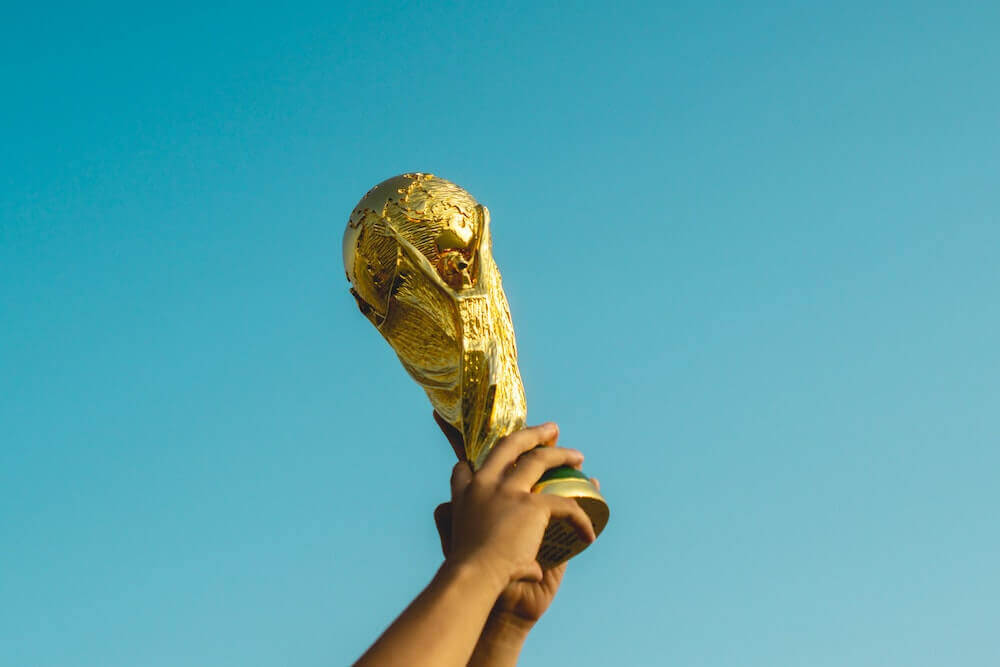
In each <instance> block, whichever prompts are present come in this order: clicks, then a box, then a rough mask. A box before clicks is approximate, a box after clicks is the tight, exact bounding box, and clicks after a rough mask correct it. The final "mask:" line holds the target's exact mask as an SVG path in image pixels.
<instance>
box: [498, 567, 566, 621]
mask: <svg viewBox="0 0 1000 667" xmlns="http://www.w3.org/2000/svg"><path fill="white" fill-rule="evenodd" d="M565 572H566V563H562V564H560V565H557V566H556V567H554V568H552V569H549V570H543V571H542V580H541V581H540V582H537V583H536V582H534V581H515V582H513V583H511V584H508V585H507V588H505V589H504V591H503V593H501V594H500V597H499V598H498V599H497V603H496V605H495V606H494V607H493V609H494V611H495V612H498V613H502V614H510V615H512V616H516V617H518V618H520V619H523V620H525V621H530V622H532V623H534V622H535V621H537V620H538V619H539V618H541V617H542V614H544V613H545V610H546V609H548V608H549V605H550V604H552V598H553V597H555V594H556V591H557V590H559V584H560V583H561V582H562V578H563V574H564V573H565Z"/></svg>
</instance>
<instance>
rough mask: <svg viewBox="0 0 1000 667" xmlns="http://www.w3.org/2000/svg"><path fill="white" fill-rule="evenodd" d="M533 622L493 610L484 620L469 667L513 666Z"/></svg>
mask: <svg viewBox="0 0 1000 667" xmlns="http://www.w3.org/2000/svg"><path fill="white" fill-rule="evenodd" d="M533 625H534V623H532V622H530V621H527V620H524V619H521V618H518V617H516V616H513V615H511V614H509V613H506V612H497V611H496V610H494V611H493V612H492V613H491V614H490V616H489V618H488V619H487V621H486V627H484V628H483V632H482V634H481V635H480V636H479V642H478V643H477V644H476V649H475V651H473V653H472V659H471V660H469V667H514V666H515V665H517V659H518V657H519V656H520V655H521V648H522V647H523V646H524V640H525V639H527V637H528V632H529V631H530V630H531V627H532V626H533Z"/></svg>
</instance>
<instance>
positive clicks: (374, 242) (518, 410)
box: [344, 173, 608, 567]
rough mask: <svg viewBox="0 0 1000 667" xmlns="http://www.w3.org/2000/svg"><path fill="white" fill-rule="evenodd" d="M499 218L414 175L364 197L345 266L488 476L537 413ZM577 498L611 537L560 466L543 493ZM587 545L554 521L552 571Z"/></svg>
mask: <svg viewBox="0 0 1000 667" xmlns="http://www.w3.org/2000/svg"><path fill="white" fill-rule="evenodd" d="M492 247H493V243H492V239H491V237H490V212H489V210H487V208H486V207H485V206H483V205H482V204H480V203H479V202H477V201H476V200H475V199H474V198H473V197H472V195H470V194H469V193H468V192H466V191H465V190H463V189H462V188H460V187H459V186H457V185H455V184H454V183H451V182H450V181H446V180H444V179H443V178H438V177H437V176H434V175H432V174H422V173H413V174H403V175H401V176H396V177H395V178H390V179H389V180H387V181H383V182H382V183H379V184H378V185H376V186H375V187H374V188H372V189H371V190H369V191H368V193H367V194H366V195H365V196H364V197H362V198H361V201H360V202H358V205H357V207H355V209H354V212H353V213H351V217H350V219H349V221H348V223H347V230H346V231H345V232H344V268H345V269H346V271H347V278H348V280H350V281H351V284H352V285H353V288H352V289H351V294H353V295H354V298H355V299H356V300H357V302H358V306H359V307H360V308H361V312H362V313H363V314H364V316H365V317H367V318H368V320H369V321H370V322H371V323H372V324H374V325H375V328H376V329H378V330H379V332H380V333H381V334H382V336H383V337H384V338H385V339H386V340H387V341H388V342H389V344H390V345H391V346H392V347H393V349H394V350H395V351H396V354H397V355H398V356H399V360H400V361H401V362H402V363H403V367H404V368H405V369H406V371H407V372H408V373H409V374H410V377H412V378H413V379H414V380H416V381H417V382H418V383H419V384H420V386H421V387H423V389H424V391H425V392H426V393H427V397H428V398H429V399H430V401H431V403H432V404H433V405H434V410H435V411H436V412H437V414H438V415H439V416H440V417H441V418H442V419H443V420H444V421H446V422H448V423H449V424H450V425H451V426H452V427H453V428H454V429H455V430H456V432H457V433H458V434H460V435H461V438H462V441H463V443H464V449H465V457H466V458H467V459H468V461H469V462H470V463H471V464H472V466H473V468H474V469H479V467H480V466H481V465H482V464H483V461H484V460H485V458H486V455H487V454H489V451H490V449H491V448H492V447H493V446H494V445H495V444H496V443H497V442H498V441H499V440H500V439H501V438H503V437H504V436H506V435H507V434H509V433H511V432H513V431H516V430H518V429H521V428H524V425H525V418H526V415H527V405H526V404H525V400H524V387H523V386H522V384H521V374H520V372H519V371H518V368H517V347H516V344H515V342H514V326H513V324H512V322H511V318H510V309H509V308H508V306H507V297H506V295H505V294H504V292H503V287H502V285H501V284H500V272H499V270H498V269H497V265H496V263H495V262H494V261H493V253H492ZM532 490H533V491H535V492H537V493H551V494H554V495H558V496H564V497H567V498H573V499H574V500H576V501H577V502H578V503H579V504H580V506H581V507H582V508H583V509H584V511H585V512H586V513H587V515H588V516H589V517H590V520H591V522H592V523H593V525H594V532H595V533H596V534H598V535H600V533H601V531H602V530H603V529H604V526H605V524H607V522H608V504H607V502H605V500H604V498H603V497H601V494H600V493H599V492H598V491H597V488H596V487H595V486H594V484H593V483H592V482H591V481H590V479H589V478H587V476H586V475H584V474H583V473H582V472H580V471H578V470H575V469H573V468H570V467H566V466H564V467H560V468H553V469H551V470H549V471H547V472H546V473H545V475H544V476H543V477H542V478H541V480H539V482H538V483H537V484H536V485H535V486H534V488H533V489H532ZM586 546H587V544H586V543H585V542H584V541H583V540H581V539H580V538H579V536H578V535H577V533H576V530H575V529H574V528H573V527H572V526H571V525H570V524H569V523H568V522H567V521H566V520H565V519H560V520H554V521H552V522H551V523H550V524H549V526H548V528H547V529H546V532H545V537H544V538H543V540H542V544H541V547H540V549H539V551H538V561H539V563H540V564H541V565H542V567H552V566H554V565H558V564H559V563H561V562H563V561H565V560H567V559H569V558H572V557H573V556H575V555H576V554H578V553H579V552H580V551H582V550H583V549H585V548H586Z"/></svg>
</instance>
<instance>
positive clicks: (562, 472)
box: [538, 466, 590, 484]
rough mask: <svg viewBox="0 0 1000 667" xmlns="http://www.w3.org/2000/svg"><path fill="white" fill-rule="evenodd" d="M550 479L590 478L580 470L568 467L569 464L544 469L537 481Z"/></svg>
mask: <svg viewBox="0 0 1000 667" xmlns="http://www.w3.org/2000/svg"><path fill="white" fill-rule="evenodd" d="M550 479H586V480H589V479H590V478H589V477H587V476H586V475H584V474H583V473H582V472H580V471H579V470H577V469H576V468H570V467H569V466H560V467H558V468H552V469H551V470H546V471H545V474H544V475H542V476H541V477H539V478H538V483H539V484H541V483H542V482H547V481H549V480H550Z"/></svg>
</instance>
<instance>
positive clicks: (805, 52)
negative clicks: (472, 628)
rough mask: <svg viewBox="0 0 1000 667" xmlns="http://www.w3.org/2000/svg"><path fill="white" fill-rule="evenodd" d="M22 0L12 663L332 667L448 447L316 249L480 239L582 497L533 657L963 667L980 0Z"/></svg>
mask: <svg viewBox="0 0 1000 667" xmlns="http://www.w3.org/2000/svg"><path fill="white" fill-rule="evenodd" d="M26 7H27V6H23V7H11V8H7V9H6V10H5V12H4V21H2V22H0V25H2V27H0V35H2V37H3V39H0V56H2V57H0V82H2V85H3V89H4V94H3V100H4V102H3V104H0V146H2V155H3V159H2V160H0V600H2V601H3V602H2V604H0V662H2V663H4V664H11V665H101V666H109V665H137V664H141V665H150V666H155V665H177V664H198V665H283V664H296V665H328V664H346V663H348V662H349V661H350V660H353V659H354V658H355V657H356V656H357V655H358V654H360V652H361V651H363V650H364V648H365V647H366V646H367V645H368V643H370V642H371V641H372V640H373V638H374V637H375V636H376V635H377V634H378V633H379V632H380V630H381V629H382V628H383V627H384V626H385V625H386V624H387V623H388V622H389V621H390V620H391V619H392V618H393V617H394V616H395V615H396V614H397V613H398V612H399V610H400V609H402V607H403V606H404V605H405V604H406V602H407V601H408V600H409V599H410V598H411V597H412V596H413V595H414V594H416V592H417V591H418V590H419V589H420V588H421V587H422V586H423V585H424V584H425V583H426V582H427V580H428V579H429V577H430V576H431V575H432V573H433V571H434V569H435V568H436V567H437V565H438V563H439V561H440V556H439V553H438V546H437V536H436V534H435V533H434V528H433V521H432V518H431V513H432V510H433V508H434V506H435V505H436V504H437V503H438V502H441V501H442V500H444V499H445V498H446V493H447V487H448V484H447V480H448V473H449V471H450V467H451V457H452V454H451V450H450V447H449V446H448V445H447V443H446V442H445V441H444V439H443V438H442V437H441V436H440V434H439V433H438V432H437V431H436V427H435V425H434V424H433V422H432V420H431V418H430V406H429V404H428V403H427V401H426V399H425V397H424V396H423V395H422V393H421V392H420V391H419V389H418V388H417V387H416V385H414V384H413V383H412V382H411V381H410V380H409V379H408V378H407V377H406V375H405V373H404V372H403V370H402V368H401V367H400V366H399V364H398V362H397V361H396V359H395V358H394V356H393V355H392V353H391V351H390V349H389V348H388V346H387V345H386V344H385V343H384V341H382V340H381V338H380V337H379V336H378V335H377V334H376V332H375V331H374V330H372V329H371V326H370V325H369V324H368V323H367V322H366V321H365V320H364V318H363V317H362V316H361V315H360V313H358V312H357V310H356V308H355V306H354V303H353V300H352V299H351V297H350V296H349V295H348V292H347V284H346V280H345V278H344V274H343V268H342V265H341V259H340V238H341V234H342V231H343V227H344V224H345V223H346V220H347V216H348V214H349V212H350V211H351V209H352V208H353V206H354V204H355V203H356V202H357V200H358V199H359V198H360V197H361V195H362V194H363V193H364V192H365V191H366V190H367V189H368V188H369V187H370V186H372V185H373V184H375V183H377V182H379V181H381V180H383V179H384V178H387V177H389V176H392V175H394V174H397V173H401V172H404V171H412V170H423V171H431V172H433V173H436V174H438V175H440V176H442V177H445V178H448V179H450V180H453V181H455V182H457V183H459V184H461V185H463V186H464V187H466V188H467V189H468V190H470V191H471V192H472V193H473V194H474V195H475V196H476V197H477V198H478V199H479V200H480V201H481V202H483V203H485V204H486V205H487V206H489V208H490V210H491V212H492V219H493V231H494V236H495V254H496V256H497V259H498V262H499V264H500V267H501V270H502V272H503V275H504V284H505V288H506V290H507V294H508V298H509V300H510V303H511V309H512V313H513V317H514V323H515V327H516V329H517V333H518V343H519V348H520V354H521V371H522V374H523V377H524V380H525V386H526V390H527V396H528V405H529V419H530V420H531V421H534V422H540V421H545V420H554V421H557V422H558V423H559V424H560V425H561V428H562V434H563V435H562V439H563V443H564V444H566V445H570V446H573V447H577V448H579V449H581V450H583V451H584V452H585V454H586V455H587V462H586V465H585V469H586V470H587V471H588V472H589V473H590V474H592V475H595V476H597V477H599V478H601V481H602V484H603V489H604V491H605V495H606V496H607V498H608V500H609V502H610V504H611V509H612V517H611V522H610V524H609V526H608V529H607V530H606V532H605V533H604V534H603V535H602V537H601V539H600V540H599V542H598V543H597V544H596V545H595V546H594V547H593V548H591V549H590V550H588V551H587V552H585V553H584V554H582V555H581V556H580V557H578V558H577V559H575V560H574V561H573V563H572V564H571V568H570V571H569V573H568V575H567V578H566V582H565V584H564V587H563V590H562V591H561V592H560V595H559V597H558V598H557V600H556V602H555V604H554V606H553V608H552V609H551V611H550V612H549V614H548V615H547V616H546V617H545V619H544V620H543V621H542V622H541V623H540V624H539V626H538V627H537V628H536V630H535V631H534V633H533V635H532V637H531V638H530V639H529V642H528V644H527V646H526V648H525V653H524V656H523V657H524V659H523V664H525V665H548V664H553V663H554V662H556V661H559V660H569V661H572V662H573V664H576V665H581V666H583V665H607V664H635V665H699V666H716V665H719V666H722V665H727V666H728V665H762V666H763V665H768V666H771V665H810V666H811V667H822V666H824V665H847V664H849V665H855V666H864V665H873V666H874V665H880V666H882V665H906V666H908V667H913V666H919V665H942V664H962V665H993V664H996V663H997V662H998V660H1000V649H998V644H997V642H996V638H995V630H996V624H997V615H998V609H997V600H998V599H1000V574H998V573H997V562H998V558H1000V530H998V528H997V525H998V524H997V521H996V511H997V506H998V504H1000V490H998V487H997V482H996V471H997V470H998V467H1000V450H998V448H997V443H998V441H1000V387H998V383H997V377H998V374H1000V351H998V344H997V339H998V330H1000V272H998V262H997V250H998V247H1000V216H998V210H1000V201H998V192H1000V189H998V187H997V174H998V173H1000V87H998V86H997V72H998V71H1000V52H998V46H997V44H998V41H997V39H996V35H997V31H998V29H1000V9H998V6H997V5H996V3H985V2H984V3H924V2H887V3H874V4H873V3H860V2H844V3H836V4H834V3H802V2H800V3H794V2H778V3H773V2H772V3H756V4H755V6H748V5H746V4H745V3H720V2H697V3H695V2H691V3H671V4H663V3H619V4H617V5H614V6H612V5H609V4H607V3H572V4H570V3H564V4H561V5H553V4H545V3H479V4H473V3H468V4H464V3H431V4H426V5H415V4H405V3H398V4H379V5H377V6H376V5H368V4H355V5H343V4H339V3H305V4H302V3H295V4H290V3H285V4H283V5H281V6H277V7H272V6H268V5H266V4H249V3H243V4H235V3H234V4H231V5H227V6H222V5H213V6H206V5H205V3H199V4H197V5H193V6H182V5H176V6H173V7H171V8H169V9H166V8H153V7H148V6H142V7H139V6H137V5H135V4H134V3H132V4H122V5H110V4H105V5H102V6H99V7H90V8H86V9H82V8H80V7H70V6H50V7H46V8H37V7H34V8H32V9H30V10H29V9H27V8H26Z"/></svg>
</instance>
